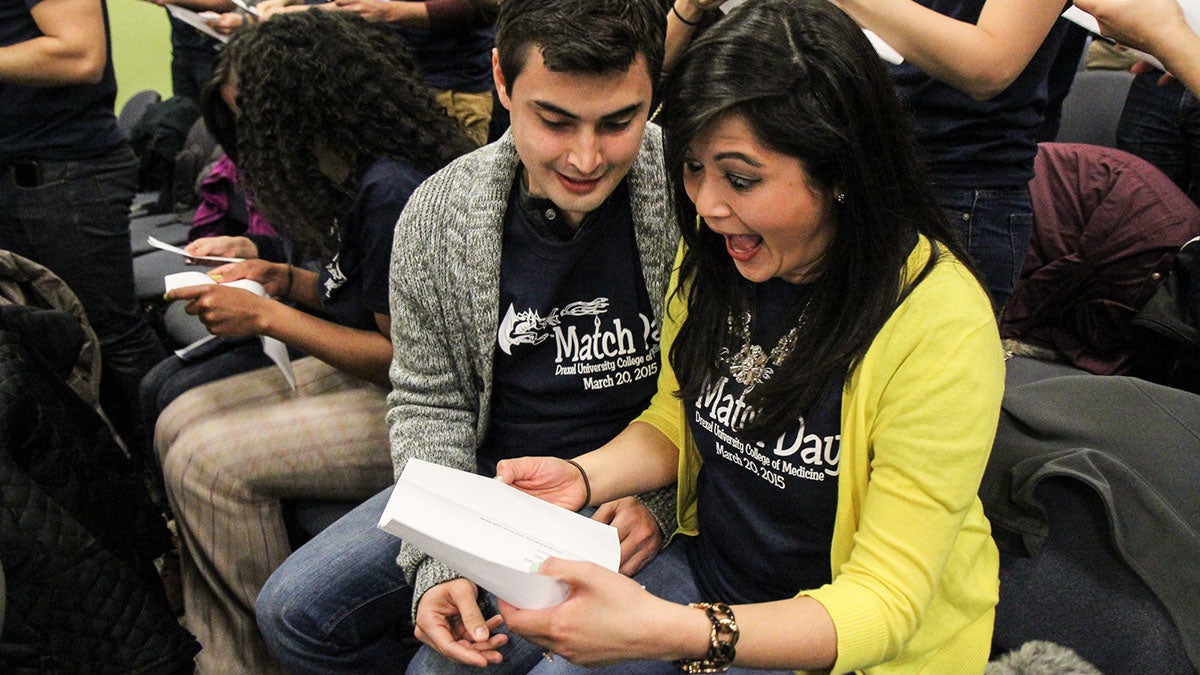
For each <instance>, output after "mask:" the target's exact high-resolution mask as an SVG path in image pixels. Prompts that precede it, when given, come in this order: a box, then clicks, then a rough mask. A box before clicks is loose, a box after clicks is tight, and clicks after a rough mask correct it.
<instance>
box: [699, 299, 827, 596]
mask: <svg viewBox="0 0 1200 675" xmlns="http://www.w3.org/2000/svg"><path fill="white" fill-rule="evenodd" d="M808 292H809V289H808V288H807V287H804V286H794V285H792V284H789V283H787V282H784V281H782V280H779V279H772V280H770V281H767V282H764V283H761V284H756V288H755V296H756V297H755V310H754V321H753V327H752V329H751V340H752V341H753V343H754V344H756V345H760V346H761V347H762V348H763V351H765V352H768V353H769V352H770V351H771V349H772V348H773V347H774V346H775V345H776V343H777V342H778V341H779V338H780V337H782V336H783V335H784V334H786V333H787V332H788V331H790V330H791V329H792V328H793V326H794V325H795V322H794V321H792V320H790V319H791V317H789V316H788V314H789V310H790V308H792V307H796V306H798V303H800V302H803V301H804V298H805V297H806V296H807V294H808ZM733 342H734V344H732V345H731V347H730V351H732V352H735V353H736V352H737V351H738V349H739V348H740V346H741V342H742V339H741V337H740V336H738V337H737V338H733ZM744 389H745V388H744V387H743V386H742V385H741V384H739V383H738V382H737V381H736V380H733V379H731V378H730V376H729V369H728V365H727V364H722V365H721V366H720V369H719V370H718V371H716V372H714V373H712V374H711V376H710V379H709V384H708V385H707V386H706V387H705V390H704V393H703V395H702V396H701V397H700V398H699V399H696V400H689V401H685V402H684V405H685V410H686V412H687V415H688V425H689V427H690V428H691V432H692V437H693V438H694V439H695V441H696V446H697V449H698V450H699V452H700V457H701V458H702V460H703V465H702V466H701V467H700V474H699V476H698V477H697V485H696V487H697V499H698V502H697V503H698V507H697V517H698V519H699V534H698V535H697V536H696V537H695V538H694V539H687V540H684V541H685V543H686V545H687V555H688V562H689V564H690V565H691V568H692V571H693V573H694V574H695V577H696V583H697V586H698V588H699V590H700V591H701V594H702V596H703V597H705V598H713V599H714V600H721V601H724V602H730V603H749V602H767V601H771V600H780V599H783V598H790V597H792V596H794V595H796V593H798V592H800V591H801V590H805V589H811V588H817V587H818V586H821V585H823V584H826V583H828V582H829V580H830V578H831V573H830V568H829V547H830V542H831V541H832V539H833V520H834V515H835V512H836V511H837V477H838V464H839V460H840V458H841V439H842V436H841V412H842V381H841V378H834V380H832V381H830V382H829V383H828V384H827V385H826V386H825V388H824V390H823V392H822V394H821V395H820V397H819V398H818V400H817V401H816V403H815V404H814V405H813V406H812V408H811V409H810V410H809V411H808V412H807V413H805V414H804V415H803V416H802V417H801V418H800V419H799V420H798V421H797V424H796V426H795V427H793V428H792V429H790V430H788V431H787V432H786V433H784V434H783V435H782V436H780V437H779V438H778V439H776V440H775V441H774V442H771V443H764V442H762V441H753V440H750V439H748V438H746V437H745V436H744V435H743V434H742V433H741V430H742V428H743V427H744V426H745V424H746V422H747V421H749V420H750V419H753V415H754V414H755V411H754V409H753V408H750V407H749V406H747V405H745V404H744V402H742V401H741V400H740V398H741V395H742V392H743V390H744Z"/></svg>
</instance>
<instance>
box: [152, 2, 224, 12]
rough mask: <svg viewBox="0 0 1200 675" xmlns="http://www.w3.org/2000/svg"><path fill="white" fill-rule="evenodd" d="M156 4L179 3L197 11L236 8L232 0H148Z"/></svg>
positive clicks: (219, 10) (222, 10) (221, 10)
mask: <svg viewBox="0 0 1200 675" xmlns="http://www.w3.org/2000/svg"><path fill="white" fill-rule="evenodd" d="M148 1H149V2H152V3H154V4H156V5H159V6H163V5H167V4H172V5H179V6H180V7H186V8H188V9H190V10H192V11H195V12H217V13H222V12H232V11H233V10H234V9H236V5H234V4H233V3H232V2H231V1H230V0H148Z"/></svg>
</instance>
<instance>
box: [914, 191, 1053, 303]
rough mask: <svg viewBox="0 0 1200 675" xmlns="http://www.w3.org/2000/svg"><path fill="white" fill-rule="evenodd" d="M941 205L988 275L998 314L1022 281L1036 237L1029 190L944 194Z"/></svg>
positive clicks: (965, 244)
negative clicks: (1027, 257)
mask: <svg viewBox="0 0 1200 675" xmlns="http://www.w3.org/2000/svg"><path fill="white" fill-rule="evenodd" d="M937 201H938V205H939V206H941V207H942V210H943V211H944V212H945V213H946V217H947V218H949V219H950V224H951V225H953V226H954V227H955V228H956V229H957V230H958V234H959V237H960V238H961V239H962V242H963V245H964V246H966V248H967V252H968V253H970V254H971V258H972V259H973V260H974V262H975V266H976V268H977V269H978V270H979V271H980V272H981V273H982V274H983V278H984V280H985V281H986V282H987V288H988V293H989V294H990V295H991V296H992V306H993V307H994V308H995V309H996V313H997V314H999V313H1000V310H1002V309H1004V303H1006V302H1008V296H1010V295H1012V292H1013V288H1014V287H1015V286H1016V285H1017V281H1018V280H1019V279H1020V278H1021V266H1022V265H1024V264H1025V254H1026V253H1027V252H1028V251H1029V238H1030V237H1031V236H1032V235H1033V204H1032V203H1031V201H1030V198H1029V189H1028V188H1020V189H1010V190H963V189H948V188H947V189H939V190H938V191H937Z"/></svg>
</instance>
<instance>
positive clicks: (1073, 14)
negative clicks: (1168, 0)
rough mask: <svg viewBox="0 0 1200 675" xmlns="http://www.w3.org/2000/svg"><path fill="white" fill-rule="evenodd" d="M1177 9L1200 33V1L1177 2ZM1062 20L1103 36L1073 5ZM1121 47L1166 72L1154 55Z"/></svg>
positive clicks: (1088, 16) (1093, 21)
mask: <svg viewBox="0 0 1200 675" xmlns="http://www.w3.org/2000/svg"><path fill="white" fill-rule="evenodd" d="M1179 7H1180V9H1182V10H1183V18H1184V20H1185V21H1187V24H1188V27H1190V28H1191V29H1192V30H1193V31H1195V32H1197V33H1200V0H1179ZM1062 18H1064V19H1066V20H1067V21H1070V22H1071V23H1074V24H1076V25H1079V26H1082V27H1083V28H1084V30H1086V31H1087V32H1089V33H1092V34H1093V35H1103V33H1101V32H1100V22H1099V21H1097V20H1096V17H1094V16H1092V15H1091V14H1088V13H1087V12H1085V11H1083V10H1082V9H1079V8H1078V7H1076V6H1075V5H1071V6H1070V7H1068V8H1067V9H1066V11H1064V12H1063V13H1062ZM1122 46H1123V47H1124V48H1125V49H1128V50H1129V51H1130V52H1132V53H1134V54H1137V56H1138V58H1140V59H1141V60H1143V61H1145V62H1147V63H1149V64H1150V65H1152V66H1154V67H1155V68H1158V69H1159V70H1164V71H1165V70H1166V68H1165V67H1164V66H1163V64H1162V62H1161V61H1159V60H1158V59H1157V58H1155V57H1154V55H1152V54H1147V53H1146V52H1143V51H1141V50H1138V49H1134V48H1133V47H1128V46H1125V45H1122Z"/></svg>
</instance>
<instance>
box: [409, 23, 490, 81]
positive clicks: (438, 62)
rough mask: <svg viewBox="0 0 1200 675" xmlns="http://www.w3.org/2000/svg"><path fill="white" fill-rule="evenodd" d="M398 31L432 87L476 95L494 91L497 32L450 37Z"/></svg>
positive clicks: (483, 30) (478, 31)
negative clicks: (493, 49) (494, 44)
mask: <svg viewBox="0 0 1200 675" xmlns="http://www.w3.org/2000/svg"><path fill="white" fill-rule="evenodd" d="M395 29H396V31H397V32H398V33H400V37H402V38H403V39H404V41H405V42H406V43H407V44H408V47H409V49H410V50H412V55H413V59H414V60H416V62H417V67H419V68H420V69H421V73H422V74H423V75H424V76H425V81H426V82H428V83H429V86H431V87H434V88H435V89H449V90H451V91H461V92H469V93H476V94H479V93H483V92H487V91H491V90H492V86H493V83H492V43H493V42H494V39H495V35H496V30H495V28H493V27H491V26H485V27H480V28H473V29H471V30H469V31H462V32H448V33H435V32H433V31H428V30H423V29H420V28H409V27H405V26H399V25H397V26H395Z"/></svg>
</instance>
